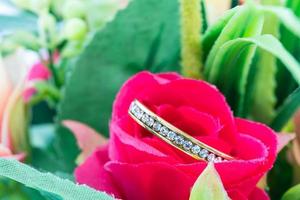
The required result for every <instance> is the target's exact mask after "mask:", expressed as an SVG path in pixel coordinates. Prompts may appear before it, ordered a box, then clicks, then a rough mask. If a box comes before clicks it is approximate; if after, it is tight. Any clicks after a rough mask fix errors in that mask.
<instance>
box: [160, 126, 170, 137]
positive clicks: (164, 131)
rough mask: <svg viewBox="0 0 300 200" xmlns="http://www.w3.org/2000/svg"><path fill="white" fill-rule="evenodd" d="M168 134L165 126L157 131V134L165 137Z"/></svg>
mask: <svg viewBox="0 0 300 200" xmlns="http://www.w3.org/2000/svg"><path fill="white" fill-rule="evenodd" d="M168 132H169V129H168V128H167V127H165V126H163V127H162V128H161V129H160V131H159V133H160V134H161V135H163V136H167V134H168Z"/></svg>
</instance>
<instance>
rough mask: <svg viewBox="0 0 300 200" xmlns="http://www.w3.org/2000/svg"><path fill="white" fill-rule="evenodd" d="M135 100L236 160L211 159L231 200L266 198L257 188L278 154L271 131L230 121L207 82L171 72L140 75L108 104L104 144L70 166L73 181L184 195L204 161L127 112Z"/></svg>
mask: <svg viewBox="0 0 300 200" xmlns="http://www.w3.org/2000/svg"><path fill="white" fill-rule="evenodd" d="M134 99H138V100H139V101H140V102H142V103H143V104H144V105H146V106H147V107H149V108H150V109H151V110H152V111H154V112H155V113H156V114H158V115H159V116H161V117H162V118H164V119H165V120H167V121H168V122H170V123H171V124H173V125H175V126H176V127H178V128H179V129H181V130H183V131H185V132H186V133H189V134H190V135H192V136H193V137H195V138H197V139H198V140H201V141H202V142H205V143H206V144H209V145H211V146H213V147H214V148H216V149H218V150H220V151H222V152H224V153H227V154H230V155H232V156H234V157H235V158H236V160H233V161H228V162H222V163H216V164H215V167H216V169H217V171H218V173H219V174H220V177H221V179H222V182H223V184H224V187H225V189H226V191H227V192H228V194H229V196H230V197H231V198H232V199H238V200H241V199H268V198H267V196H266V194H265V193H264V192H263V191H261V190H259V189H257V188H256V184H257V182H258V180H259V179H260V178H261V177H262V176H263V175H264V174H265V173H266V172H267V171H268V170H270V168H271V167H272V165H273V162H274V160H275V158H276V145H277V144H276V136H275V134H274V132H273V131H272V130H271V129H270V128H268V127H266V126H264V125H262V124H259V123H255V122H251V121H247V120H244V119H238V118H234V117H233V114H232V112H231V111H230V108H229V106H228V105H227V103H226V101H225V98H224V97H223V96H222V94H221V93H220V92H219V91H218V90H217V89H216V88H215V87H214V86H212V85H210V84H208V83H206V82H203V81H198V80H192V79H187V78H183V77H181V76H179V75H178V74H175V73H165V74H159V75H154V74H151V73H148V72H142V73H139V74H137V75H136V76H134V77H133V78H131V79H130V80H128V81H127V82H126V83H125V84H124V86H123V87H122V88H121V90H120V92H119V94H118V95H117V98H116V100H115V103H114V107H113V114H112V120H111V124H110V134H111V135H110V141H109V143H108V145H107V146H105V147H101V148H99V149H98V150H97V151H96V152H94V153H93V154H92V155H91V156H90V157H89V158H88V159H87V160H86V161H85V162H84V163H83V164H82V165H81V166H79V167H78V168H77V169H76V172H75V175H76V178H77V181H78V182H79V183H82V184H87V185H89V186H91V187H94V188H96V189H99V190H103V191H106V192H108V193H111V194H114V195H115V196H116V197H119V198H122V199H129V200H148V199H149V200H153V199H155V200H159V199H164V200H167V199H172V200H174V199H176V200H181V199H182V200H187V199H188V198H189V194H190V191H191V187H192V186H193V184H194V182H195V181H196V179H197V178H198V176H199V175H200V174H201V172H202V171H203V170H204V168H205V167H206V166H207V163H206V162H203V161H197V160H194V159H193V158H190V157H189V156H187V155H185V154H184V153H182V152H180V151H179V150H176V149H175V148H174V147H172V146H170V145H169V144H167V143H166V142H164V141H162V140H161V139H159V138H158V137H156V136H154V135H153V134H151V133H150V132H148V131H147V130H145V129H144V128H142V127H141V126H140V125H138V124H137V123H136V122H135V121H134V120H133V119H132V118H131V117H130V116H129V115H128V114H127V112H128V108H129V106H130V103H131V102H132V101H133V100H134Z"/></svg>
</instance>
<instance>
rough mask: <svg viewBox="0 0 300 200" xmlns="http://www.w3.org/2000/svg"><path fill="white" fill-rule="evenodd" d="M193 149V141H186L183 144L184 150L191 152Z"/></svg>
mask: <svg viewBox="0 0 300 200" xmlns="http://www.w3.org/2000/svg"><path fill="white" fill-rule="evenodd" d="M192 147H193V143H192V142H191V141H188V140H186V141H184V143H183V148H184V149H185V150H187V151H188V150H190V149H191V148H192Z"/></svg>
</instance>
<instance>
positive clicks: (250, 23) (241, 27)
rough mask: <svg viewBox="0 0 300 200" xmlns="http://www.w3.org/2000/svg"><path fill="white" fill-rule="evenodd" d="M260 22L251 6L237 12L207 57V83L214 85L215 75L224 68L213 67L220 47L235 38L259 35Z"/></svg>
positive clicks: (258, 15) (256, 11) (258, 14)
mask: <svg viewBox="0 0 300 200" xmlns="http://www.w3.org/2000/svg"><path fill="white" fill-rule="evenodd" d="M262 21H263V17H262V16H261V12H260V11H258V10H257V9H256V7H255V6H254V5H252V4H247V5H245V6H243V7H241V9H239V10H238V12H237V13H236V14H235V15H234V16H233V17H232V18H231V19H230V20H229V22H228V23H227V24H226V26H225V27H224V29H223V30H222V32H221V34H220V36H219V37H218V38H217V40H216V42H215V43H214V45H213V47H212V49H211V51H210V53H209V55H208V57H207V60H206V63H205V71H204V72H205V76H206V78H207V80H208V81H210V82H212V83H215V82H216V80H217V74H218V73H219V72H220V70H221V68H225V67H224V66H220V65H214V62H215V57H216V55H217V53H218V51H219V50H222V49H221V46H222V45H224V44H225V43H226V42H228V41H230V40H233V39H236V38H241V37H251V36H255V35H258V34H260V32H261V28H262ZM252 54H253V53H252Z"/></svg>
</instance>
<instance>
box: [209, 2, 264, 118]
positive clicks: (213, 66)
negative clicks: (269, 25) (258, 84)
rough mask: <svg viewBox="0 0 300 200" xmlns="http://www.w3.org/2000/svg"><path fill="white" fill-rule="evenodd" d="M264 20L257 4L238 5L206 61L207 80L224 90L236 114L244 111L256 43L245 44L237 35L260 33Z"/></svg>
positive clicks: (249, 35)
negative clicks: (256, 6) (237, 40)
mask: <svg viewBox="0 0 300 200" xmlns="http://www.w3.org/2000/svg"><path fill="white" fill-rule="evenodd" d="M241 20H243V23H242V22H241ZM263 22H264V18H263V15H262V12H261V11H258V10H257V9H256V8H255V7H254V6H252V5H247V6H244V7H242V8H241V9H239V11H238V12H237V13H236V14H235V15H234V16H233V17H232V18H231V19H230V21H229V22H228V24H227V25H226V26H225V28H224V29H223V31H222V33H221V35H220V36H219V37H218V39H217V41H216V42H215V44H214V46H213V48H212V50H211V52H210V53H209V55H208V58H207V61H206V78H207V80H208V81H209V82H211V83H213V84H215V85H217V87H218V88H219V89H220V90H221V91H222V92H223V94H224V95H225V96H226V98H227V101H228V102H229V104H230V105H231V107H232V108H233V110H234V111H235V114H236V115H241V113H242V111H243V109H242V108H243V107H242V105H243V104H244V103H243V102H244V95H245V91H246V83H247V78H248V74H249V69H250V65H251V62H252V59H253V57H254V55H255V50H256V46H255V45H243V44H242V43H240V42H235V41H236V40H235V39H236V38H240V37H251V36H257V35H259V34H260V33H261V31H262V27H263ZM241 23H242V24H243V25H242V26H241ZM233 29H234V31H233ZM237 30H238V31H237Z"/></svg>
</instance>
